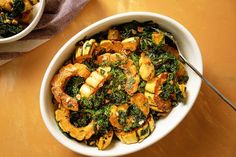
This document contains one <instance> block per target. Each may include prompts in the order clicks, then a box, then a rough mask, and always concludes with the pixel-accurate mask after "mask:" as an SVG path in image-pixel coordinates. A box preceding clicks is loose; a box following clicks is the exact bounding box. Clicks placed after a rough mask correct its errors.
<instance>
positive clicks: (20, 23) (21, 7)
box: [0, 0, 39, 38]
mask: <svg viewBox="0 0 236 157" xmlns="http://www.w3.org/2000/svg"><path fill="white" fill-rule="evenodd" d="M38 2H39V0H1V1H0V36H1V37H3V38H6V37H10V36H13V35H15V34H18V33H19V32H21V31H22V30H23V29H24V28H26V27H27V26H28V25H29V23H30V21H31V20H32V16H33V13H32V11H33V6H34V5H35V4H37V3H38Z"/></svg>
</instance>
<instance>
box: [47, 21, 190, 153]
mask: <svg viewBox="0 0 236 157" xmlns="http://www.w3.org/2000/svg"><path fill="white" fill-rule="evenodd" d="M166 33H167V32H165V31H163V30H161V29H160V28H159V25H158V24H156V23H153V22H152V21H148V22H143V23H139V22H137V21H132V22H128V23H124V24H120V25H117V26H113V27H111V28H109V29H108V30H107V31H103V32H100V33H98V34H95V35H94V36H92V37H90V38H86V39H84V40H81V41H78V42H77V44H76V45H75V46H76V48H75V50H74V53H73V54H72V56H71V58H70V59H69V60H67V61H66V62H65V64H64V65H63V66H62V67H61V69H60V70H59V71H58V73H57V74H55V75H54V77H53V79H52V81H51V91H52V94H53V96H54V97H53V103H54V104H55V106H56V110H55V117H56V121H57V122H58V125H59V128H60V129H61V130H62V132H63V133H64V134H65V135H67V136H68V137H71V138H74V139H75V140H77V141H81V142H84V143H86V144H87V145H90V146H97V147H98V149H100V150H104V149H106V148H107V147H108V146H109V145H110V143H111V141H112V139H113V138H114V137H115V136H116V137H117V138H118V139H119V140H120V141H121V142H122V143H125V144H133V143H137V142H141V141H143V140H144V139H145V138H146V137H148V136H149V135H150V134H151V133H152V132H153V130H154V128H155V121H157V120H158V119H159V118H160V117H163V116H166V115H167V114H168V113H169V112H170V111H171V110H172V108H173V107H174V106H176V105H177V104H178V102H184V101H185V99H186V98H187V93H186V83H187V81H188V75H187V72H186V70H185V67H184V64H183V63H182V62H181V60H180V59H179V53H178V51H177V49H176V46H175V44H174V43H173V41H172V40H171V39H170V38H168V36H169V35H168V36H166V35H165V34H166Z"/></svg>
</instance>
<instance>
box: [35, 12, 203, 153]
mask: <svg viewBox="0 0 236 157" xmlns="http://www.w3.org/2000/svg"><path fill="white" fill-rule="evenodd" d="M138 15H141V16H150V17H153V18H156V17H158V18H160V19H162V20H165V21H168V22H170V23H172V24H174V25H175V26H176V27H178V28H180V29H181V31H182V32H184V34H185V35H187V38H188V39H189V40H191V43H192V45H193V46H194V49H196V51H197V52H198V53H197V55H198V57H199V63H200V64H199V65H198V67H197V69H198V70H199V72H200V73H201V74H202V73H203V62H202V56H201V52H200V49H199V46H198V44H197V42H196V40H195V39H194V37H193V36H192V34H191V33H190V32H189V31H188V30H187V29H186V28H185V27H184V26H183V25H182V24H180V23H179V22H177V21H176V20H174V19H172V18H170V17H168V16H165V15H162V14H158V13H153V12H125V13H119V14H115V15H112V16H109V17H106V18H104V19H102V20H99V21H97V22H95V23H93V24H91V25H89V26H88V27H86V28H84V29H83V30H81V31H79V32H78V33H76V34H75V35H74V36H73V37H71V38H70V39H69V40H68V41H67V42H66V43H65V44H64V45H63V46H62V47H61V48H60V49H59V51H58V52H57V53H56V54H55V55H54V57H53V59H52V60H51V62H50V64H49V65H48V67H47V70H46V72H45V74H44V77H43V80H42V84H41V89H40V98H39V99H40V111H41V116H42V119H43V121H44V123H45V125H46V127H47V129H48V130H49V132H50V133H51V134H52V136H53V137H54V138H55V139H57V141H59V142H60V143H61V144H62V145H64V146H65V147H67V148H69V149H70V150H72V151H74V152H76V153H80V154H83V155H87V156H121V155H126V154H130V153H133V152H137V151H140V150H142V149H144V148H146V147H148V146H150V145H152V144H154V143H156V142H157V141H159V140H160V139H162V138H163V137H165V136H166V135H167V134H169V133H170V132H171V131H173V130H174V128H175V127H176V126H177V125H179V124H180V122H182V121H183V119H184V118H185V117H186V115H187V114H188V113H189V111H190V109H191V108H192V107H193V105H194V102H195V101H196V98H197V96H198V94H199V91H200V88H201V83H202V81H201V79H199V82H198V83H199V84H198V86H197V88H195V89H194V90H195V91H196V96H195V97H194V98H193V101H192V104H190V105H191V106H190V107H189V108H188V109H187V110H186V112H185V114H183V116H181V118H179V120H178V121H177V122H176V123H175V124H173V126H172V129H169V130H168V131H166V132H165V134H163V136H161V137H160V138H159V139H156V140H153V141H152V142H150V143H148V144H146V145H144V146H143V147H139V148H137V149H136V150H126V151H123V152H120V153H119V154H114V153H110V154H104V153H101V154H95V153H93V152H92V151H90V152H83V151H79V150H77V149H75V148H74V147H73V148H72V147H70V146H69V144H68V143H66V142H64V141H63V140H62V139H60V138H59V137H57V133H55V132H54V129H53V128H54V127H53V126H52V125H51V124H50V122H49V118H48V116H47V114H46V104H44V91H45V88H46V85H47V79H48V76H49V73H50V71H51V69H52V68H53V66H54V64H55V62H56V61H57V60H58V59H59V58H60V56H61V54H63V52H65V50H66V49H67V47H68V46H69V45H70V44H71V43H73V41H75V40H76V39H77V38H79V36H81V35H83V34H86V33H87V32H88V31H89V30H90V29H92V28H94V27H97V26H99V25H102V24H103V23H106V22H108V21H110V20H114V19H120V18H121V19H122V18H125V17H128V16H138Z"/></svg>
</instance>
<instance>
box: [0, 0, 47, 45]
mask: <svg viewBox="0 0 236 157" xmlns="http://www.w3.org/2000/svg"><path fill="white" fill-rule="evenodd" d="M44 7H45V0H40V1H39V8H38V12H37V14H36V16H35V17H34V19H33V20H32V21H31V22H30V24H29V25H28V26H27V27H26V28H25V29H24V30H22V31H21V32H20V33H18V34H16V35H13V36H10V37H7V38H0V44H4V43H10V42H13V41H16V40H19V39H21V38H23V37H25V36H26V35H27V34H29V33H30V32H31V31H32V30H33V29H34V28H35V27H36V25H37V24H38V22H39V20H40V18H41V16H42V15H43V11H44Z"/></svg>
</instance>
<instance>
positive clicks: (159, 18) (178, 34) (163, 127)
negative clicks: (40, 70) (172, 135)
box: [40, 12, 203, 156]
mask: <svg viewBox="0 0 236 157" xmlns="http://www.w3.org/2000/svg"><path fill="white" fill-rule="evenodd" d="M132 20H137V21H140V22H143V21H148V20H152V21H154V22H156V23H158V24H159V25H160V26H161V27H162V28H164V29H165V30H167V31H169V32H171V33H172V34H173V35H174V37H175V38H176V40H177V42H178V46H179V48H180V50H181V51H182V53H183V54H184V56H185V57H186V58H187V60H188V61H189V62H190V63H192V64H193V65H194V66H195V67H196V68H197V69H198V70H199V71H200V72H201V73H202V70H203V69H202V58H201V53H200V50H199V47H198V45H197V43H196V41H195V39H194V38H193V36H192V35H191V33H190V32H189V31H188V30H187V29H186V28H185V27H184V26H182V25H181V24H179V23H178V22H176V21H175V20H173V19H171V18H169V17H167V16H163V15H160V14H155V13H148V12H128V13H123V14H117V15H114V16H110V17H108V18H105V19H103V20H101V21H98V22H96V23H94V24H92V25H90V26H88V27H87V28H85V29H83V30H82V31H80V32H79V33H77V34H76V35H75V36H74V37H72V38H71V39H70V40H69V41H68V42H67V43H66V44H65V45H64V46H63V47H62V48H61V49H60V50H59V51H58V52H57V54H56V55H55V56H54V58H53V59H52V61H51V63H50V64H49V66H48V68H47V71H46V73H45V75H44V78H43V81H42V86H41V91H40V109H41V114H42V117H43V120H44V122H45V124H46V126H47V128H48V130H49V132H50V133H51V134H52V135H53V136H54V137H55V138H56V139H57V140H58V141H59V142H60V143H61V144H63V145H64V146H66V147H67V148H69V149H71V150H73V151H74V152H77V153H81V154H84V155H89V156H119V155H125V154H128V153H132V152H136V151H138V150H141V149H143V148H146V147H148V146H150V145H151V144H153V143H155V142H157V141H158V140H160V139H161V138H163V137H164V136H166V135H167V134H168V133H169V132H171V131H172V130H173V129H174V128H175V127H176V126H177V125H178V124H179V123H180V122H181V121H182V120H183V118H184V117H185V116H186V115H187V113H188V112H189V110H190V109H191V108H192V106H193V104H194V101H195V99H196V97H197V95H198V92H199V89H200V86H201V79H200V78H199V77H198V76H197V75H196V74H195V73H194V72H193V71H191V70H190V69H189V68H188V67H187V72H188V75H189V81H188V83H187V92H188V100H187V102H186V104H182V103H180V104H179V105H178V106H176V107H175V108H174V109H173V110H172V111H171V113H170V114H169V115H168V116H167V117H166V118H163V119H160V120H159V121H157V123H156V128H155V130H154V132H153V133H152V134H151V135H150V136H149V137H147V138H146V139H145V140H144V141H143V142H141V143H137V144H131V145H126V144H122V143H121V142H119V141H116V142H113V143H112V145H111V147H109V148H108V149H107V150H104V151H99V150H98V149H97V148H96V147H90V146H87V145H85V144H83V143H78V142H76V141H75V140H72V139H69V138H67V137H66V136H65V135H63V134H62V132H61V131H60V129H59V128H58V126H57V122H56V121H55V116H54V109H53V105H52V102H51V100H52V93H51V91H50V88H51V87H50V81H51V79H52V77H53V75H54V74H55V73H56V72H57V70H58V69H59V68H60V67H61V66H62V64H63V63H64V62H65V61H66V60H67V59H68V57H69V56H70V55H71V54H72V53H73V49H74V48H75V43H76V42H77V41H79V40H81V39H83V38H84V37H86V36H87V37H89V36H91V35H94V34H95V33H98V32H100V31H102V30H106V29H108V28H109V27H110V26H112V25H117V24H121V23H124V22H129V21H132Z"/></svg>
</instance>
